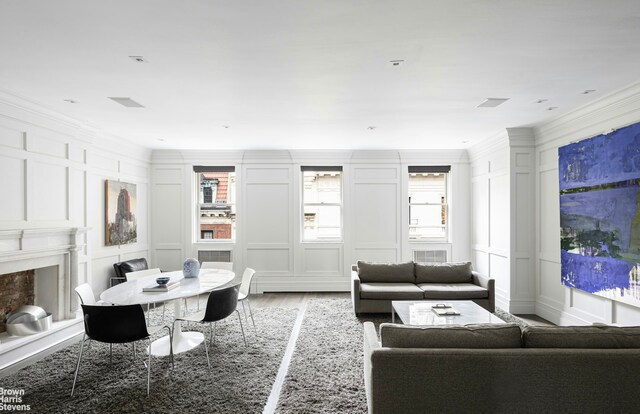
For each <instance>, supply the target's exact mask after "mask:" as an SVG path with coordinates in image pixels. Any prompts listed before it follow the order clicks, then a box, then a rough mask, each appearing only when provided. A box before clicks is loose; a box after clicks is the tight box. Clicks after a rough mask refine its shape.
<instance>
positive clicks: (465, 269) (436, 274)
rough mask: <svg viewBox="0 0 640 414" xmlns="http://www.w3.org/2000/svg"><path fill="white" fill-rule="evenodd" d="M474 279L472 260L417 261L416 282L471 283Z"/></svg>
mask: <svg viewBox="0 0 640 414" xmlns="http://www.w3.org/2000/svg"><path fill="white" fill-rule="evenodd" d="M472 280H473V275H472V274H471V262H458V263H435V264H428V265H422V264H418V263H416V283H470V282H471V281H472Z"/></svg>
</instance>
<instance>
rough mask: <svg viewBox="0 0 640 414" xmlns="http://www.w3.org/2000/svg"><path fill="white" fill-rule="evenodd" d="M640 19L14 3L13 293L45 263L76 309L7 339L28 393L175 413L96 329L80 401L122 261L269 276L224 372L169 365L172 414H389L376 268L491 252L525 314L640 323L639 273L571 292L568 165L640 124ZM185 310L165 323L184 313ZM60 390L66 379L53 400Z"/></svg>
mask: <svg viewBox="0 0 640 414" xmlns="http://www.w3.org/2000/svg"><path fill="white" fill-rule="evenodd" d="M639 19H640V5H638V4H637V2H632V1H621V2H617V3H616V6H615V7H612V6H611V4H610V3H607V2H604V1H589V2H586V3H585V2H583V1H580V2H579V1H568V2H562V3H558V2H551V1H549V2H547V1H545V2H528V1H527V2H522V3H519V4H517V5H516V4H511V3H507V2H490V1H480V2H478V1H456V2H447V4H441V2H435V1H421V2H408V3H403V4H393V5H391V4H389V3H387V2H383V1H375V2H362V1H347V2H331V3H325V2H322V3H319V2H315V3H312V4H298V3H296V2H290V1H281V2H267V3H263V2H241V3H234V4H225V3H221V2H206V1H200V0H193V1H188V2H181V3H180V4H177V3H175V4H174V3H173V2H168V1H162V2H151V1H142V2H136V3H135V4H130V2H120V1H118V2H109V3H104V4H102V3H97V2H80V1H77V0H64V1H58V0H56V1H52V2H47V3H46V4H42V3H39V2H34V1H22V2H3V3H2V4H0V23H1V24H0V27H2V29H1V30H2V36H0V55H1V56H3V64H2V65H1V66H0V173H1V174H2V176H3V177H4V178H3V180H2V181H1V183H0V190H1V191H2V193H3V194H4V195H5V196H4V197H3V199H2V203H0V240H1V242H0V246H1V248H0V275H2V276H1V277H0V286H2V292H4V293H6V292H8V291H9V289H13V286H14V285H19V284H21V283H22V282H17V281H16V280H18V279H11V281H10V279H9V278H7V277H6V276H7V274H14V275H15V274H21V273H23V272H31V273H30V276H29V277H30V278H31V282H30V283H31V284H32V285H34V286H32V293H28V294H26V295H25V296H29V297H30V298H29V299H28V300H30V301H31V302H32V303H31V304H32V305H33V304H35V305H38V306H39V307H42V308H43V309H45V311H46V312H48V313H51V316H52V320H53V329H51V330H50V331H48V332H43V333H38V334H35V335H29V336H24V337H17V338H16V337H12V338H8V335H7V334H6V333H3V334H1V335H3V336H0V370H2V371H3V372H2V373H1V374H0V377H2V381H0V382H1V383H2V384H3V385H2V387H3V389H5V390H9V389H11V390H14V389H15V390H16V392H20V391H24V392H25V394H24V395H23V397H22V400H24V403H25V404H30V408H31V410H32V411H43V412H45V411H49V412H51V410H59V411H65V412H74V411H86V410H87V409H93V410H96V411H105V412H108V411H130V412H136V411H143V410H150V411H154V412H155V411H162V410H163V409H161V408H160V407H159V406H154V405H152V406H150V407H151V408H144V407H148V406H146V405H145V404H148V403H149V400H147V397H146V394H145V385H144V382H145V380H144V376H145V375H146V367H145V366H144V365H143V364H142V363H140V364H139V365H140V366H139V367H137V365H138V364H136V367H135V368H130V367H127V366H126V365H127V364H125V363H122V359H123V358H129V356H130V355H131V348H130V347H129V348H126V349H125V348H123V347H122V346H120V347H118V346H114V347H113V355H114V356H116V358H115V360H116V362H117V360H118V359H120V362H121V363H120V364H119V365H118V366H113V367H111V365H109V363H108V359H109V358H107V357H106V355H108V353H109V350H108V346H107V348H102V347H99V346H96V345H97V344H94V345H92V347H95V348H96V349H91V348H90V349H89V350H88V351H87V354H86V356H85V358H86V360H83V361H82V364H81V365H80V370H79V376H78V383H79V384H78V386H77V389H76V391H75V395H74V397H69V393H70V392H71V387H72V382H73V381H74V378H73V374H74V371H75V370H76V357H77V354H78V349H79V344H80V341H81V339H82V334H83V332H84V327H83V323H82V322H83V314H82V309H81V307H80V301H79V298H78V297H77V296H76V294H75V291H74V289H75V288H76V287H78V286H80V285H83V284H85V283H88V284H89V286H90V287H91V288H92V290H93V292H94V293H95V296H96V298H100V296H101V295H102V294H103V293H104V292H106V291H108V290H109V289H111V288H112V286H113V285H114V280H113V278H114V276H115V273H114V266H113V265H114V264H115V263H120V262H124V261H128V260H131V259H136V258H144V259H146V261H147V262H148V267H149V268H156V269H160V270H162V271H163V272H181V271H182V269H183V265H184V262H185V260H186V259H188V258H196V259H199V261H201V262H202V261H228V262H232V263H233V267H232V270H233V272H234V273H235V275H236V276H237V277H240V276H241V275H242V274H243V272H244V270H245V269H247V268H251V269H254V270H255V275H253V279H252V282H251V283H250V300H251V304H252V306H253V305H254V304H255V306H254V308H253V315H251V316H252V317H253V316H255V317H256V319H255V326H254V324H252V322H251V319H250V318H248V319H245V318H244V316H243V317H242V321H243V322H242V323H244V331H242V333H243V334H246V340H247V346H246V348H245V345H244V344H243V341H242V335H241V334H240V333H241V331H240V328H239V327H238V326H237V321H236V319H233V318H231V319H230V320H229V322H228V323H227V324H219V325H220V326H219V333H218V334H216V335H217V338H218V339H217V340H216V344H217V345H216V346H217V347H219V348H210V349H209V351H211V350H212V349H214V353H212V354H211V356H213V355H214V354H215V355H216V356H215V358H212V361H211V365H215V367H212V371H214V372H213V373H210V372H208V367H207V359H206V358H205V351H204V349H203V346H198V347H196V348H195V349H193V350H192V351H189V352H184V353H182V354H176V355H175V357H176V358H175V361H174V362H175V367H174V368H170V363H169V362H168V360H167V359H166V358H160V359H159V362H156V361H155V360H154V361H152V363H153V364H154V365H152V367H151V387H150V397H149V399H150V400H154V399H155V400H156V401H157V402H161V403H162V405H164V406H165V408H164V410H166V411H170V412H174V411H181V408H180V407H183V409H186V408H184V407H189V409H197V408H198V407H200V408H201V407H205V408H204V409H205V410H207V411H213V412H256V411H265V412H276V411H277V412H301V411H303V412H336V411H354V412H362V411H366V410H367V400H366V396H365V392H364V383H362V386H361V387H360V386H359V385H358V384H361V381H363V380H362V372H361V371H362V369H363V368H362V366H363V361H362V358H363V356H362V352H363V349H362V336H363V331H362V323H359V322H358V319H356V318H355V315H354V310H353V308H352V303H351V299H350V297H349V296H350V293H349V292H350V291H351V290H352V266H353V265H355V264H356V263H357V262H358V261H363V262H372V263H373V262H375V263H406V262H416V263H423V264H424V263H433V262H456V263H457V262H470V263H471V264H472V267H473V270H474V271H476V272H478V273H479V274H481V275H485V276H486V277H488V278H491V279H493V281H494V282H495V291H494V294H495V298H494V299H495V307H496V308H499V309H500V310H501V311H503V312H506V313H508V314H511V315H516V316H517V315H534V317H535V318H536V319H539V320H544V321H548V322H549V323H550V324H555V325H559V326H583V325H592V324H594V323H600V324H606V325H617V326H621V327H628V326H638V325H640V296H638V295H639V293H638V291H637V288H636V290H635V291H633V289H634V288H633V286H632V287H631V288H630V289H631V291H627V292H626V294H624V295H617V296H615V297H613V296H610V297H607V296H605V295H601V294H595V293H589V292H588V291H587V290H585V289H580V288H575V287H570V286H568V285H567V283H566V279H564V274H563V265H564V262H563V259H562V256H561V252H562V251H563V249H564V247H563V246H564V245H561V243H564V240H565V239H563V238H561V227H562V228H563V229H564V226H561V222H560V220H561V209H560V204H561V202H560V194H561V190H562V188H561V187H560V181H561V178H562V173H561V172H560V167H559V154H562V151H563V148H567V147H568V146H571V145H572V144H573V143H576V142H580V141H583V140H588V139H592V138H593V137H598V136H601V135H603V134H605V135H609V136H611V137H613V136H615V133H616V132H618V131H629V129H625V128H627V127H628V128H631V130H634V129H633V128H635V127H634V125H636V124H637V123H638V122H640V115H639V114H640V79H639V78H638V75H637V73H638V68H639V67H640V45H639V44H638V42H637V39H638V38H639V37H640V33H639V32H640V25H638V22H639V21H640V20H639ZM610 134H614V135H610ZM634 145H635V146H633V147H629V148H628V149H627V150H626V151H627V152H629V153H632V152H634V151H638V146H637V144H634ZM207 174H210V175H211V174H223V175H224V177H225V178H224V179H221V178H220V177H219V176H216V177H215V178H212V177H213V175H211V176H208V175H207ZM225 174H226V175H225ZM632 178H634V179H635V178H638V177H637V176H636V177H632ZM627 179H630V178H627ZM109 183H111V184H113V185H115V186H116V187H117V188H118V189H121V188H124V187H125V186H128V187H126V188H128V193H127V194H129V196H130V197H131V201H129V207H128V208H127V215H128V216H129V218H128V220H127V221H128V223H133V224H131V226H133V225H135V227H132V228H134V229H135V231H134V233H135V237H133V236H131V238H129V239H127V240H126V241H124V242H122V241H115V242H114V240H113V238H111V234H112V233H113V229H112V228H111V227H110V224H109V217H110V216H112V213H110V211H113V210H111V209H116V208H117V206H116V205H117V203H118V196H117V194H116V196H115V197H113V196H110V194H111V193H110V192H109V190H107V188H109V187H108V186H109ZM222 183H224V186H223V185H222ZM223 188H224V191H223ZM205 189H206V190H205ZM211 189H213V190H211ZM425 189H427V190H425ZM114 191H115V190H114ZM118 191H119V190H118ZM207 191H213V194H215V196H213V197H212V198H210V199H208V200H203V199H202V197H207V196H211V193H207ZM427 193H428V194H429V196H428V197H434V194H436V195H437V197H436V198H437V200H436V201H433V199H432V198H429V199H428V202H427V201H424V200H422V199H420V195H421V194H427ZM129 196H127V197H129ZM323 197H326V198H323ZM127 200H129V198H127ZM327 200H328V201H327ZM602 205H603V209H604V208H605V207H604V201H603V204H602ZM114 206H116V207H114ZM109 207H111V209H110V208H109ZM421 215H426V217H427V220H426V221H427V224H424V223H423V222H422V216H421ZM320 220H323V225H322V226H320V224H319V223H321V221H320ZM598 229H599V228H598ZM603 229H604V227H603ZM132 234H133V233H131V232H129V235H132ZM563 237H564V236H563ZM618 237H622V236H620V235H618ZM565 250H566V249H565ZM20 277H22V276H20ZM634 286H637V285H634ZM2 292H0V296H1V295H2ZM325 292H326V293H325ZM287 295H289V296H287ZM300 298H302V299H300ZM307 298H314V299H307ZM269 301H272V302H274V303H276V305H273V306H271V305H269V306H267V305H265V303H267V302H269ZM287 301H289V302H295V303H293V304H290V303H289V304H287V305H286V306H280V305H281V304H282V303H286V302H287ZM314 301H315V302H314ZM176 302H180V301H176ZM205 304H206V295H203V296H202V297H201V298H200V300H199V301H198V302H197V303H196V302H194V301H193V300H191V302H190V303H188V304H187V309H188V310H194V308H193V307H194V306H196V307H200V308H202V307H203V306H204V305H205ZM263 305H264V306H263ZM164 308H166V309H163V308H161V307H158V308H155V309H152V310H151V311H150V313H151V314H153V315H152V316H153V318H155V319H154V320H157V321H164V323H168V322H167V321H169V318H168V317H166V318H161V316H160V315H161V314H162V312H163V310H165V311H167V312H168V313H169V315H171V312H175V311H173V310H172V306H171V305H170V304H168V303H167V305H166V306H164ZM145 309H146V308H145ZM11 310H13V309H9V308H8V307H7V306H6V305H5V306H4V308H3V309H0V311H2V312H3V315H4V316H7V315H8V314H9V312H10V311H11ZM389 310H390V309H389ZM338 311H341V312H343V313H339V312H338ZM241 312H242V310H241ZM305 315H306V316H305ZM311 315H313V317H312V316H311ZM345 315H348V316H349V318H351V319H348V320H347V318H346V317H345ZM165 316H166V315H165ZM384 318H386V319H384ZM371 320H373V321H374V322H376V323H380V322H391V317H390V315H389V314H387V313H385V314H375V315H373V316H372V317H371ZM307 324H308V325H307ZM376 326H377V325H376ZM254 328H255V329H254ZM207 329H208V328H207ZM314 330H319V331H321V332H323V333H324V334H325V335H326V338H323V337H316V336H314V333H313V332H314ZM207 332H208V331H207ZM205 336H206V335H205ZM296 338H297V340H296ZM325 341H326V342H325ZM207 342H208V341H206V340H205V343H207ZM343 342H344V347H345V348H340V347H339V346H338V345H336V346H338V348H336V349H338V350H342V349H346V348H348V347H353V346H354V343H356V344H357V346H356V347H355V349H353V350H352V351H349V352H344V353H341V352H338V351H336V352H335V354H336V356H335V358H337V359H336V360H335V361H333V363H334V364H338V366H342V367H343V370H344V372H339V370H337V369H336V368H335V367H333V368H327V369H328V372H333V374H332V375H333V376H332V375H330V374H326V376H323V377H313V376H311V375H310V372H313V371H316V372H318V373H319V372H322V369H321V368H318V367H321V366H322V364H323V363H324V362H326V361H325V360H324V359H323V358H318V357H317V355H316V356H314V352H313V350H314V349H317V348H319V347H322V346H326V345H327V344H328V343H335V344H342V343H343ZM234 344H235V346H232V345H234ZM210 346H213V345H210ZM3 347H4V349H3ZM104 349H106V352H100V351H103V350H104ZM141 349H142V348H141ZM59 352H61V353H62V354H61V355H63V356H61V357H59V358H57V359H55V355H56V353H59ZM139 354H141V355H142V354H143V352H142V351H139ZM52 358H54V359H52ZM320 359H322V360H320ZM51 361H54V362H55V364H53V365H51ZM216 361H217V362H216ZM287 361H288V362H287ZM305 361H307V363H308V364H309V365H308V366H305V365H304V362H305ZM285 362H286V363H285ZM47 363H49V365H47ZM38 364H40V365H38ZM314 364H316V365H314ZM128 365H131V364H128ZM52 366H55V370H57V371H60V374H59V376H51V375H53V374H51V370H52V368H51V367H52ZM29 369H31V371H28V370H29ZM172 370H173V371H172ZM352 371H353V372H352ZM96 372H97V373H98V375H97V376H96V377H92V376H91V377H90V375H93V374H95V373H96ZM216 375H217V376H216ZM295 375H298V377H297V380H298V384H302V383H304V382H307V383H306V385H304V386H303V385H296V382H295V381H294V380H295V379H296V377H295ZM318 375H319V374H318ZM83 376H84V378H83ZM351 376H354V377H353V378H352V377H351ZM35 377H37V378H39V380H38V381H40V382H38V384H36V385H33V386H27V387H21V386H18V385H15V384H23V383H24V381H27V380H28V381H31V380H32V379H33V378H35ZM47 377H50V378H55V381H52V382H47V381H46V378H47ZM11 378H12V379H11ZM216 378H218V380H219V381H220V382H219V383H218V387H216V386H215V384H214V385H213V388H208V387H211V386H212V385H211V384H209V383H210V382H213V383H215V382H216ZM222 378H224V381H223V380H222ZM278 378H280V379H278ZM5 381H6V382H5ZM28 381H27V383H28ZM278 381H279V384H280V385H279V386H276V385H277V384H278ZM309 381H310V382H309ZM314 381H317V382H314ZM54 383H55V384H57V385H56V386H59V389H60V390H61V391H60V392H64V395H60V396H59V398H57V399H56V400H54V401H48V402H46V403H45V401H44V400H43V398H44V397H40V396H39V395H40V394H41V393H45V390H47V389H49V388H51V387H53V386H54V385H53V384H54ZM10 384H13V385H12V387H13V388H11V387H10V386H9V385H10ZM354 384H355V385H354ZM296 386H299V387H300V389H299V390H298V391H296ZM175 387H178V388H182V389H185V390H188V391H189V394H193V395H198V396H201V395H208V394H209V393H212V394H215V393H216V392H217V393H218V394H217V396H211V397H210V398H203V397H199V398H197V399H196V397H195V396H193V398H191V399H187V398H185V397H184V396H182V397H180V398H178V397H173V396H172V395H171V393H170V390H171V389H172V388H175ZM199 387H203V388H199ZM233 387H237V388H235V389H236V391H233V390H234V388H233ZM243 387H245V388H243ZM247 387H248V388H247ZM278 387H280V388H278ZM55 389H56V390H57V388H55ZM251 389H260V390H261V391H260V392H256V393H255V394H254V393H252V391H251ZM310 389H313V390H315V391H314V392H309V391H308V390H310ZM338 389H339V390H341V391H340V392H344V393H343V394H340V393H339V392H338V391H337V390H338ZM62 390H63V391H62ZM124 390H126V392H129V390H130V391H131V392H132V394H131V395H130V396H125V397H122V396H119V397H116V396H117V395H118V393H119V392H122V391H124ZM238 390H240V391H238ZM283 390H284V391H283ZM300 390H304V392H303V391H300ZM329 390H333V391H331V394H329V395H327V393H329V392H330V391H329ZM344 390H348V392H347V391H344ZM101 392H104V393H105V394H104V395H105V400H104V401H101V402H100V403H99V405H97V406H94V407H93V408H90V407H92V406H91V399H92V398H97V397H96V396H97V395H99V394H100V393H101ZM334 392H335V393H336V395H334V394H333V393H334ZM167 394H168V396H167ZM338 394H340V395H338ZM46 395H47V396H48V395H50V394H49V393H47V394H46ZM47 398H49V397H47ZM121 398H122V399H121ZM165 398H167V399H165ZM349 399H351V400H354V401H355V403H352V404H354V405H349V404H348V403H346V402H345V401H348V400H349ZM107 400H109V401H116V403H114V405H111V406H109V405H108V404H107V403H106V401H107ZM123 401H126V402H123ZM296 401H302V402H296ZM203 404H204V405H203ZM332 404H333V405H332ZM341 404H347V405H341ZM350 404H351V403H350ZM56 407H57V408H56ZM198 409H199V408H198ZM269 410H271V411H269Z"/></svg>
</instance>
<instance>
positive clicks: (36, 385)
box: [1, 306, 298, 413]
mask: <svg viewBox="0 0 640 414" xmlns="http://www.w3.org/2000/svg"><path fill="white" fill-rule="evenodd" d="M172 308H173V307H171V306H169V307H168V308H167V317H166V320H167V321H171V320H172V317H171V316H172V312H171V311H170V309H172ZM190 309H194V308H193V307H191V306H190ZM253 311H254V316H255V321H256V326H257V329H258V337H256V335H255V331H254V330H253V326H252V325H251V324H250V322H251V320H249V325H247V324H245V325H244V326H245V333H246V334H247V341H248V347H245V345H244V343H243V342H242V335H241V333H240V326H239V324H238V319H237V317H235V315H232V316H231V317H230V319H228V320H227V321H224V322H219V323H218V327H217V330H216V344H215V345H214V347H213V348H209V355H210V358H211V371H209V369H208V367H207V361H206V357H205V353H204V347H203V346H202V345H200V346H198V347H197V348H195V349H193V350H191V351H189V352H185V353H181V354H177V355H176V357H175V368H174V369H171V363H170V360H169V358H168V357H166V358H156V357H152V358H151V394H150V396H149V397H147V395H146V373H147V371H146V368H145V366H144V365H143V363H142V362H141V360H140V354H142V355H144V352H139V357H138V360H137V361H134V360H133V352H132V346H131V344H123V345H114V349H113V352H114V354H113V357H114V358H113V365H110V364H109V348H108V345H106V344H100V343H96V342H94V343H93V344H92V345H91V348H90V349H89V350H88V351H87V348H86V347H85V353H84V355H83V361H82V364H81V366H80V373H79V374H78V383H77V384H76V391H75V394H74V396H73V397H70V396H69V394H70V392H71V385H72V382H73V372H74V370H75V363H76V358H77V355H78V350H79V344H76V345H72V346H70V347H68V348H65V349H62V350H60V351H58V352H56V353H54V354H52V355H50V356H48V357H46V358H45V359H43V360H41V361H39V362H37V363H35V364H33V365H31V366H28V367H26V368H24V369H22V370H21V371H18V372H16V373H15V374H13V375H11V376H8V377H5V378H2V384H1V386H2V387H3V388H5V389H9V388H11V389H24V390H25V395H24V396H23V397H22V403H23V404H29V405H30V406H31V412H36V413H92V412H93V413H186V412H200V413H213V412H215V413H260V412H262V410H263V407H264V405H265V403H266V401H267V398H268V396H269V393H270V392H271V387H272V385H273V382H274V380H275V378H276V374H277V372H278V367H279V365H280V361H281V360H282V357H283V354H284V350H285V348H286V346H287V342H288V340H289V335H290V333H291V330H292V328H293V325H294V322H295V319H296V315H297V313H298V310H297V309H276V308H263V309H254V310H253ZM159 314H160V310H159V309H157V310H152V315H153V316H152V322H153V320H154V319H155V320H158V319H159V318H158V316H159ZM202 329H203V328H202V326H201V325H200V324H192V325H191V326H190V327H189V328H188V329H183V330H191V331H202ZM207 332H208V331H207ZM138 349H139V351H140V350H141V349H143V343H142V342H140V345H139V347H138Z"/></svg>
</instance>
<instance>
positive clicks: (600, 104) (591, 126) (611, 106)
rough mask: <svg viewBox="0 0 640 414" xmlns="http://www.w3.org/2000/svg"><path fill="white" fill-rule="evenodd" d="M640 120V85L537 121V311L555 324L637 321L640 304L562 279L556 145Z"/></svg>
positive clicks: (639, 315) (639, 316)
mask: <svg viewBox="0 0 640 414" xmlns="http://www.w3.org/2000/svg"><path fill="white" fill-rule="evenodd" d="M636 122H640V84H636V85H632V86H631V87H629V88H626V89H624V90H621V91H619V92H617V93H614V94H612V95H609V96H606V97H604V98H601V99H599V100H597V101H595V102H593V103H591V104H589V105H586V106H584V107H582V108H580V109H578V110H575V111H572V112H570V113H568V114H566V115H564V116H562V117H559V118H556V119H554V120H552V121H549V122H547V123H544V124H541V125H538V126H537V127H536V128H534V130H535V135H536V169H535V174H536V193H535V195H536V197H535V198H536V200H537V203H536V228H537V232H536V250H537V256H536V280H535V281H536V287H537V289H536V290H537V303H536V313H537V314H538V315H540V316H542V317H544V318H546V319H548V320H550V321H552V322H554V323H557V324H563V325H566V324H583V323H592V322H604V323H619V324H623V325H638V324H639V321H640V308H638V307H633V306H629V305H625V304H622V303H619V302H615V301H612V300H609V299H605V298H602V297H600V296H596V295H592V294H589V293H586V292H583V291H580V290H577V289H570V288H568V287H565V286H563V285H562V284H561V282H560V201H559V188H558V147H561V146H563V145H566V144H569V143H570V142H573V141H577V140H582V139H584V138H589V137H592V136H595V135H598V134H601V133H606V132H610V131H611V130H612V129H615V128H620V127H623V126H626V125H629V124H633V123H636Z"/></svg>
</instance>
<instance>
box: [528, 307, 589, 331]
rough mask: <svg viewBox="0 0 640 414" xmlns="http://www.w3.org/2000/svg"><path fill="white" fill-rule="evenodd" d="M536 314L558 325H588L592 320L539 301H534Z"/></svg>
mask: <svg viewBox="0 0 640 414" xmlns="http://www.w3.org/2000/svg"><path fill="white" fill-rule="evenodd" d="M536 315H538V316H539V317H541V318H543V319H546V320H548V321H549V322H552V323H554V324H556V325H559V326H567V325H590V324H591V323H592V321H588V320H585V319H581V318H579V317H577V316H575V315H572V314H570V313H569V312H565V311H564V310H561V309H557V308H554V307H553V306H550V305H547V304H545V303H540V302H537V303H536Z"/></svg>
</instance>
